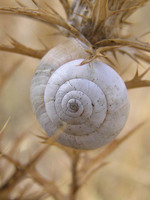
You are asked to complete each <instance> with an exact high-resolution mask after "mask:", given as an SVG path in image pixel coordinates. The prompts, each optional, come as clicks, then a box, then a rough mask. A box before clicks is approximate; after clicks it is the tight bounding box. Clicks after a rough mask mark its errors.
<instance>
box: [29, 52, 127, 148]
mask: <svg viewBox="0 0 150 200" xmlns="http://www.w3.org/2000/svg"><path fill="white" fill-rule="evenodd" d="M82 51H83V50H82ZM51 53H52V52H51ZM70 55H71V53H70ZM80 56H81V55H79V56H77V57H75V58H76V59H75V60H71V58H69V60H68V61H67V62H66V63H63V64H62V65H60V66H58V67H56V66H55V67H54V66H53V64H52V62H51V63H50V65H49V62H47V59H46V63H45V59H42V61H41V63H40V65H39V68H38V69H37V70H36V73H35V76H34V78H33V80H32V85H31V101H32V104H33V108H34V111H35V113H36V115H37V118H38V120H39V122H40V124H41V125H42V127H43V128H44V130H45V131H46V132H47V134H48V135H49V136H52V135H53V134H54V133H55V132H56V131H57V129H58V128H59V127H60V126H61V125H62V124H63V122H65V123H67V124H68V126H67V128H66V130H65V131H64V132H63V133H62V134H61V135H60V137H59V138H58V142H59V143H61V144H63V145H66V146H69V147H73V148H78V149H95V148H98V147H100V146H102V145H105V144H107V143H108V142H110V141H112V140H113V139H114V138H115V137H116V135H117V134H118V133H119V132H120V131H121V129H122V128H123V126H124V124H125V122H126V120H127V116H128V111H129V102H128V96H127V90H126V87H125V84H124V82H123V80H122V79H121V77H120V76H119V75H118V74H117V73H116V72H115V71H114V70H113V69H112V68H110V67H109V66H108V65H106V64H104V63H102V62H99V61H92V62H90V63H88V64H84V65H80V63H81V62H82V61H83V59H79V58H80ZM83 56H84V55H83ZM56 57H57V56H56ZM71 57H72V56H71ZM70 60H71V61H70ZM50 61H51V59H50ZM43 62H44V63H43ZM41 67H42V68H41ZM39 82H40V84H39Z"/></svg>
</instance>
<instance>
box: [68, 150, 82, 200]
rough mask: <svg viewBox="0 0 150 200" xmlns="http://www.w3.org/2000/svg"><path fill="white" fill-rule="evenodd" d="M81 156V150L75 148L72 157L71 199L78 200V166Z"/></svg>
mask: <svg viewBox="0 0 150 200" xmlns="http://www.w3.org/2000/svg"><path fill="white" fill-rule="evenodd" d="M79 157H80V152H78V151H76V150H74V154H73V158H72V184H71V193H70V200H76V196H77V191H78V173H77V167H78V162H79Z"/></svg>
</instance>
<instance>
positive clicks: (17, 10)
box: [0, 0, 150, 200]
mask: <svg viewBox="0 0 150 200" xmlns="http://www.w3.org/2000/svg"><path fill="white" fill-rule="evenodd" d="M16 3H17V4H18V6H15V7H9V6H8V7H3V6H2V5H0V13H2V14H9V15H11V14H12V15H21V16H27V17H29V18H31V19H36V20H38V21H41V22H43V23H46V24H48V25H50V26H52V27H53V28H55V29H56V30H57V32H58V33H59V34H61V35H63V36H65V37H75V38H78V39H79V40H80V41H82V42H83V43H85V44H86V45H87V46H88V47H89V49H88V50H87V52H88V55H89V56H88V57H87V58H86V59H85V61H84V62H89V61H91V60H92V59H95V58H98V59H103V60H104V62H106V63H108V64H109V65H110V66H112V67H113V68H115V69H116V70H117V71H119V72H120V74H121V73H122V72H123V69H122V66H121V65H119V64H118V57H117V54H118V53H119V54H122V55H127V56H128V57H129V58H130V59H132V60H133V61H134V62H136V63H137V64H138V66H140V64H141V61H144V62H146V63H149V61H150V58H149V54H147V53H149V52H150V45H149V44H148V43H146V42H143V41H142V40H140V39H141V38H137V36H134V35H132V32H130V27H132V26H133V24H132V23H130V21H128V19H129V17H130V16H131V15H132V14H133V13H135V12H136V11H137V10H139V9H140V8H141V7H143V6H146V5H147V4H148V3H149V0H135V1H131V0H126V1H124V0H120V1H118V0H101V1H99V0H74V1H73V3H70V2H69V1H68V0H59V3H60V4H61V5H62V7H63V9H64V11H65V14H66V16H65V17H64V16H61V15H60V14H59V13H58V12H57V11H56V10H55V9H54V8H53V7H52V6H51V4H50V3H49V4H47V3H45V5H43V4H41V2H40V1H36V0H32V3H33V4H34V8H29V7H27V6H26V5H25V4H24V3H22V2H21V1H16ZM45 7H46V8H45ZM124 27H128V31H127V33H124V31H123V30H124ZM143 34H149V32H147V33H143ZM7 37H8V38H9V41H10V44H7V45H6V44H0V50H2V51H7V52H10V53H18V54H22V55H26V56H31V57H33V58H38V59H39V58H42V57H43V55H45V53H46V52H47V51H48V49H47V48H46V47H45V48H44V49H38V50H36V49H34V48H30V47H27V46H25V45H23V44H21V43H20V42H18V41H17V39H14V38H13V37H11V36H10V35H8V36H7ZM109 53H111V56H110V54H109ZM114 61H115V62H114ZM19 62H20V61H19ZM116 63H117V64H116ZM15 66H17V65H16V64H15V65H13V67H12V69H11V70H10V71H9V73H8V74H6V76H5V77H4V78H3V79H2V80H1V82H0V89H1V88H2V87H3V85H4V83H5V81H6V80H7V79H8V78H9V77H10V75H11V74H12V72H13V71H14V70H15ZM148 72H149V68H147V69H144V72H142V74H139V69H138V68H137V71H136V74H135V76H134V77H133V78H132V80H127V81H126V82H125V83H126V86H127V88H128V89H131V88H139V87H147V86H150V81H149V80H143V77H144V76H145V75H146V74H147V73H148ZM141 125H143V124H140V125H138V126H137V127H136V128H135V129H133V130H132V131H131V132H129V133H127V134H126V135H125V136H124V137H122V138H121V139H118V140H115V141H114V142H112V143H111V144H110V145H108V146H106V148H105V149H104V151H102V152H101V153H100V154H99V155H98V156H94V158H92V159H91V158H90V156H89V155H88V152H84V151H81V152H80V151H75V150H71V149H68V148H64V147H62V146H60V145H58V144H54V141H51V142H50V144H49V143H48V145H46V146H45V147H44V148H43V149H42V150H41V151H38V152H37V154H36V155H34V156H33V157H32V156H31V160H29V162H28V163H27V164H26V165H24V164H22V163H21V162H20V161H19V160H17V159H14V158H13V154H11V152H14V154H15V152H16V151H17V148H19V146H20V144H22V143H23V142H24V141H25V139H22V140H21V139H20V140H18V141H21V142H20V143H18V141H16V143H15V144H14V147H15V146H16V148H14V149H13V151H12V150H11V151H9V152H8V153H5V152H4V149H1V161H2V162H3V159H5V160H7V161H8V163H7V165H12V166H13V167H14V168H15V170H14V172H13V173H12V175H11V176H10V177H9V178H8V179H7V180H6V182H1V187H0V197H1V199H9V198H10V195H12V194H13V192H14V191H15V190H17V185H18V183H22V180H25V179H27V178H28V177H29V176H30V179H31V180H32V182H30V184H31V185H33V184H35V183H36V184H38V185H40V189H41V190H40V191H39V194H38V193H36V194H34V193H30V194H28V193H27V191H28V190H29V187H28V184H29V183H28V182H27V184H25V186H24V189H22V190H20V192H19V193H18V194H16V196H15V198H17V199H46V198H48V197H50V196H53V198H54V199H58V200H59V199H61V200H63V199H70V200H71V199H72V200H74V199H76V195H77V192H78V191H79V189H80V188H81V186H83V185H84V184H85V183H86V181H87V180H88V179H89V178H90V177H91V176H92V175H93V173H94V172H96V171H97V170H98V169H101V167H103V166H105V165H106V164H107V162H106V161H105V159H106V157H107V156H109V155H110V153H111V152H113V151H114V150H115V149H116V148H117V147H118V146H119V145H120V144H121V143H122V142H123V141H125V140H126V139H127V138H128V137H129V136H130V135H132V133H134V132H135V131H136V130H137V129H139V128H140V127H141ZM5 127H6V125H4V128H2V130H1V131H0V135H1V134H3V132H4V130H5ZM0 137H1V136H0ZM1 138H2V137H1ZM42 138H43V137H42ZM43 139H44V141H45V138H43ZM1 140H2V139H1ZM46 140H47V138H46ZM52 144H53V145H56V146H57V147H58V148H60V149H62V150H63V151H64V152H65V153H66V154H67V156H68V157H69V159H70V163H71V168H70V170H71V175H72V179H71V181H70V183H69V184H70V185H71V187H70V192H69V193H68V195H64V194H63V193H62V192H61V191H60V189H59V188H58V185H57V184H56V183H55V181H53V180H52V181H47V180H46V179H44V178H43V177H42V176H41V174H40V173H39V172H38V171H37V170H36V165H37V163H38V161H39V160H40V159H42V156H44V154H45V152H46V151H47V150H48V147H49V146H51V145H52ZM82 155H84V156H85V157H86V156H87V157H88V159H85V160H84V163H82V162H81V161H82ZM1 161H0V162H1ZM5 173H6V172H5ZM33 191H34V190H33Z"/></svg>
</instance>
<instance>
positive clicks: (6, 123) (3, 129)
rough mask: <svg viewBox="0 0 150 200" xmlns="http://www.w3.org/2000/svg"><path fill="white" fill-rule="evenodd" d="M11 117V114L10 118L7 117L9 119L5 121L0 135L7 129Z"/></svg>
mask: <svg viewBox="0 0 150 200" xmlns="http://www.w3.org/2000/svg"><path fill="white" fill-rule="evenodd" d="M10 119H11V117H10V116H9V117H8V119H7V121H6V122H5V124H4V126H3V127H2V129H1V130H0V137H1V136H2V135H3V133H4V131H5V129H6V127H7V125H8V123H9V121H10Z"/></svg>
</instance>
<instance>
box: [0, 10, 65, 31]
mask: <svg viewBox="0 0 150 200" xmlns="http://www.w3.org/2000/svg"><path fill="white" fill-rule="evenodd" d="M0 13H3V14H16V15H23V16H27V17H30V18H33V19H37V20H40V21H43V22H46V23H48V24H52V25H54V26H55V25H59V26H62V27H64V28H65V26H66V23H65V21H64V20H62V19H60V18H58V16H56V15H54V14H50V13H49V14H47V13H44V12H42V11H41V9H40V10H39V9H38V10H37V9H30V8H19V7H16V8H11V7H8V8H7V7H0Z"/></svg>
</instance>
